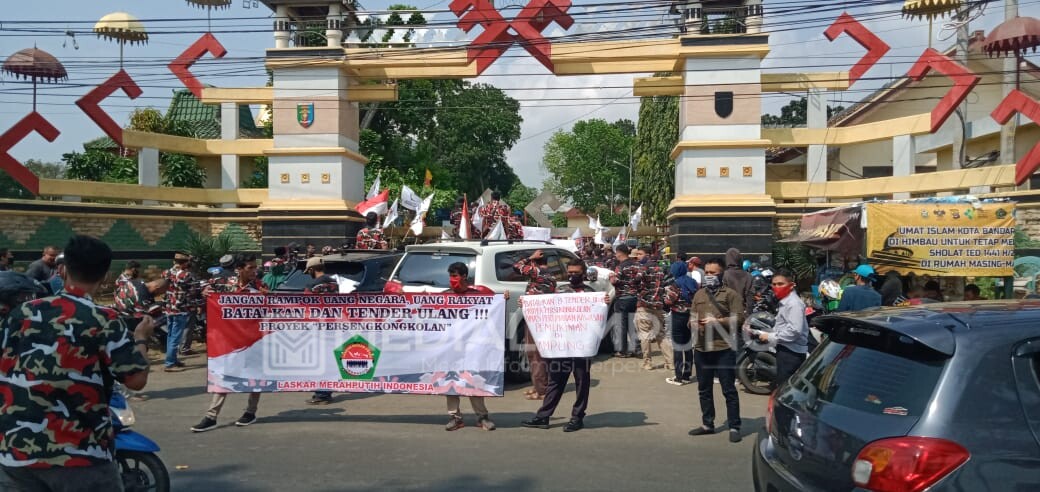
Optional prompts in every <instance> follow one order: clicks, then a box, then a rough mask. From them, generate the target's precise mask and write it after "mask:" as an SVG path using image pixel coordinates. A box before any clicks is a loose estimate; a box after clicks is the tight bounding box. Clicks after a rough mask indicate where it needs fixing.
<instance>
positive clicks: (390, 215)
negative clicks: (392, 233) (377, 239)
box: [383, 200, 397, 229]
mask: <svg viewBox="0 0 1040 492" xmlns="http://www.w3.org/2000/svg"><path fill="white" fill-rule="evenodd" d="M395 220H397V200H394V203H393V205H390V210H388V211H387V212H386V219H384V220H383V229H386V228H387V227H390V226H391V225H393V224H394V221H395Z"/></svg>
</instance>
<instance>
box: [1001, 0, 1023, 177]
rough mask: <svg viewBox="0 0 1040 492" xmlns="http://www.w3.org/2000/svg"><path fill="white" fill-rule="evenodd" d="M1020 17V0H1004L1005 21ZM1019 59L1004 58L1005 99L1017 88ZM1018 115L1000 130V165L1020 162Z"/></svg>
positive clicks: (1014, 57) (1013, 57)
mask: <svg viewBox="0 0 1040 492" xmlns="http://www.w3.org/2000/svg"><path fill="white" fill-rule="evenodd" d="M1015 17H1018V0H1004V20H1011V19H1014V18H1015ZM1019 69H1020V67H1019V66H1018V57H1017V56H1008V57H1006V58H1004V97H1007V95H1008V94H1010V93H1011V91H1012V89H1014V88H1015V85H1016V84H1015V82H1016V80H1017V77H1018V70H1019ZM1018 121H1019V120H1018V115H1017V114H1016V115H1015V116H1014V117H1012V118H1011V121H1008V122H1007V124H1005V125H1004V126H1002V127H1001V128H1000V163H1001V164H1014V163H1016V162H1018V159H1017V158H1016V157H1017V156H1016V155H1015V131H1016V130H1018Z"/></svg>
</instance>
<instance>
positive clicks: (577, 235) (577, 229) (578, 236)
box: [571, 227, 581, 241]
mask: <svg viewBox="0 0 1040 492" xmlns="http://www.w3.org/2000/svg"><path fill="white" fill-rule="evenodd" d="M571 239H573V240H575V241H577V240H579V239H581V228H580V227H575V228H574V234H571Z"/></svg>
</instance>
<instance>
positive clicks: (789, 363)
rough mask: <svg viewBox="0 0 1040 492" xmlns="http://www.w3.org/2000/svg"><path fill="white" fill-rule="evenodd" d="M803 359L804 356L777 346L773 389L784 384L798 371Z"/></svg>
mask: <svg viewBox="0 0 1040 492" xmlns="http://www.w3.org/2000/svg"><path fill="white" fill-rule="evenodd" d="M805 357H806V354H799V353H798V352H794V351H792V350H791V349H789V348H787V347H784V346H783V345H777V346H776V381H774V382H773V387H774V388H776V387H779V386H780V385H781V384H784V383H786V382H787V380H788V379H791V376H792V375H794V373H795V372H797V371H798V368H799V367H802V363H803V362H805Z"/></svg>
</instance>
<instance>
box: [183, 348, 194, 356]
mask: <svg viewBox="0 0 1040 492" xmlns="http://www.w3.org/2000/svg"><path fill="white" fill-rule="evenodd" d="M180 354H181V355H195V351H193V350H192V349H181V351H180Z"/></svg>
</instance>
